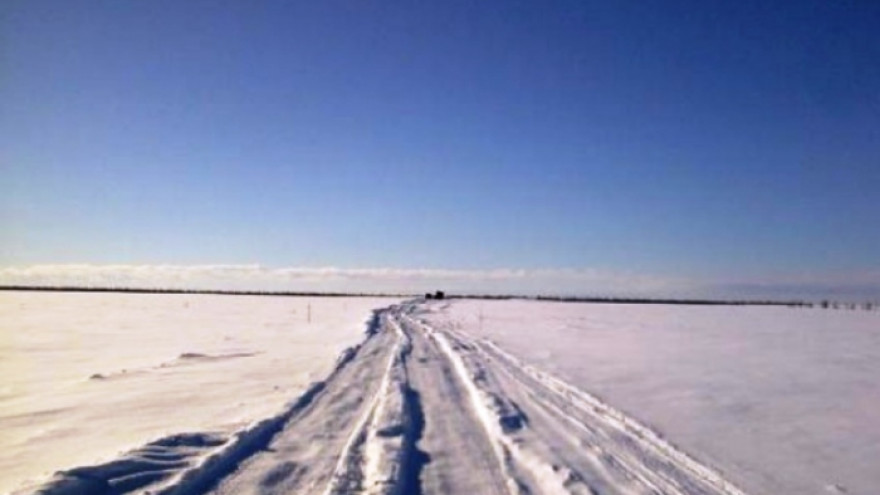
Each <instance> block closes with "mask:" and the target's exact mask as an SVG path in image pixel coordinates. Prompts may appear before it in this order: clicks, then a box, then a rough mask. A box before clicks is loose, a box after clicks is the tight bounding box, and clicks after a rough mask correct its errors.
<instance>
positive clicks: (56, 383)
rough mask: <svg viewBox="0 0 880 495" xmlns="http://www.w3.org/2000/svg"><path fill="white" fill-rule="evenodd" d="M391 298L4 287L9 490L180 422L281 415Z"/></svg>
mask: <svg viewBox="0 0 880 495" xmlns="http://www.w3.org/2000/svg"><path fill="white" fill-rule="evenodd" d="M391 302H392V301H391V300H388V299H374V298H294V297H244V296H208V295H136V294H75V293H31V292H28V293H22V292H18V293H16V292H2V293H0V315H2V319H0V493H5V492H8V491H10V490H13V489H15V487H17V486H21V484H22V483H26V482H32V481H37V480H40V479H42V478H45V477H46V476H48V475H50V474H51V473H52V472H54V471H56V470H59V469H62V468H70V467H73V466H79V465H88V464H94V463H97V462H101V461H107V460H110V459H113V458H115V457H117V456H118V455H119V454H120V453H121V452H123V451H127V450H129V449H132V448H135V447H140V446H142V445H144V444H145V443H147V442H148V441H152V440H155V439H158V438H162V437H164V436H167V435H169V434H174V433H182V432H211V433H215V434H217V435H219V437H217V438H219V439H223V438H225V436H226V435H228V434H229V433H230V432H233V431H237V430H240V429H241V428H244V427H245V426H246V425H248V424H249V423H250V422H251V421H253V420H255V419H262V418H265V417H269V416H272V415H274V414H277V413H278V411H279V410H281V409H282V408H283V407H284V406H285V404H286V403H287V402H289V401H290V400H291V398H296V397H298V396H299V395H301V394H302V393H303V392H304V391H305V390H306V388H307V387H308V386H309V385H310V384H311V383H312V382H313V381H315V380H319V379H322V378H323V377H324V376H326V375H327V374H328V373H329V372H330V370H331V369H332V368H333V366H334V363H335V359H336V357H337V355H338V354H339V352H340V350H342V349H343V348H344V347H347V346H351V345H354V344H357V343H359V342H360V341H362V340H363V338H364V331H365V329H366V321H367V320H368V319H369V318H370V317H371V312H372V309H373V308H376V307H380V306H386V305H388V304H390V303H391ZM309 306H311V322H309V321H307V319H308V316H309V315H308V311H309ZM212 438H213V437H206V438H202V439H200V440H199V441H201V442H202V443H205V444H206V445H208V446H209V445H210V444H211V443H216V442H217V439H216V438H214V439H212ZM196 443H198V442H196Z"/></svg>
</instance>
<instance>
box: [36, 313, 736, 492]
mask: <svg viewBox="0 0 880 495" xmlns="http://www.w3.org/2000/svg"><path fill="white" fill-rule="evenodd" d="M423 311H424V306H420V305H417V304H400V305H395V306H392V307H390V308H388V309H386V310H384V311H380V312H378V313H376V316H375V318H374V320H373V322H372V323H371V324H370V327H369V331H368V336H367V337H366V338H365V339H364V340H363V341H362V343H361V344H359V345H357V346H356V347H353V348H351V349H349V350H347V351H346V352H344V353H343V354H342V355H341V356H340V358H339V359H338V361H337V364H336V367H335V368H334V369H333V371H332V372H331V373H330V374H329V375H328V376H327V377H326V378H325V379H323V380H321V381H318V382H315V383H314V384H313V385H312V386H311V387H310V388H309V389H308V391H307V392H306V393H305V394H303V395H302V396H300V397H299V398H298V399H296V400H295V401H294V402H292V403H290V404H289V405H288V406H287V407H286V408H285V409H284V410H283V411H282V412H281V413H280V414H278V415H277V416H274V417H270V418H268V419H265V420H264V421H262V422H260V423H257V424H254V425H252V426H250V427H249V428H247V429H244V430H241V431H239V432H238V433H236V434H233V435H230V436H225V437H224V436H222V435H211V434H195V433H194V434H189V435H177V436H172V437H168V438H165V439H161V440H159V441H156V442H153V443H151V444H149V445H146V446H144V447H142V448H140V449H138V450H135V451H132V452H130V453H129V454H127V455H125V456H123V457H121V458H119V459H117V460H116V461H113V462H109V463H106V464H103V465H98V466H92V467H85V468H80V469H74V470H69V471H66V472H62V473H59V474H58V475H57V476H56V478H55V479H54V480H52V481H51V482H49V483H48V484H47V485H46V486H44V487H43V493H129V492H138V493H141V492H144V491H150V492H151V493H161V494H186V495H191V494H203V493H214V494H221V495H222V494H229V495H233V494H250V493H253V494H257V493H259V494H276V493H277V494H282V493H284V494H290V493H297V494H309V493H314V494H322V495H323V494H327V495H330V494H348V493H369V494H396V493H400V494H420V493H437V494H440V493H461V494H465V493H467V494H470V493H474V494H476V493H479V494H529V493H534V494H568V493H574V494H618V493H619V494H728V495H735V494H740V493H742V492H741V491H740V490H739V489H737V488H736V487H735V486H733V485H732V484H730V483H729V482H728V481H726V480H725V479H723V478H722V477H721V476H720V475H719V474H718V473H717V472H716V471H713V470H712V469H709V468H707V467H706V466H703V465H701V464H700V463H698V462H697V461H695V460H694V459H692V458H691V457H689V456H688V455H687V454H685V453H683V452H681V451H680V450H678V449H676V448H674V447H673V446H671V445H670V444H668V443H667V442H666V441H664V440H662V439H661V438H659V437H658V436H657V435H656V434H655V433H654V432H652V431H651V430H649V429H648V428H646V427H644V426H642V425H641V424H639V423H638V422H636V421H635V420H633V419H632V418H629V417H627V416H625V415H623V414H622V413H621V412H619V411H617V410H615V409H614V408H612V407H611V406H609V405H607V404H605V403H603V402H601V401H599V400H597V399H596V398H595V397H592V396H590V395H588V394H586V393H584V392H582V391H580V390H577V389H575V388H573V387H571V386H569V385H567V384H566V383H564V382H562V381H560V380H558V379H557V378H554V377H553V376H550V375H548V374H547V373H544V372H542V371H540V370H538V369H535V368H533V367H531V366H528V365H526V364H524V363H522V362H520V361H519V360H517V359H516V358H514V357H513V356H511V355H509V354H508V353H506V352H505V351H503V350H502V349H500V348H498V347H496V346H495V345H493V344H491V343H490V342H488V341H485V340H480V339H475V338H473V337H470V336H468V335H465V334H463V333H460V332H458V331H456V330H455V329H453V328H451V327H447V328H439V327H435V326H432V325H431V324H429V323H427V322H426V321H425V319H424V318H423V316H424V315H423Z"/></svg>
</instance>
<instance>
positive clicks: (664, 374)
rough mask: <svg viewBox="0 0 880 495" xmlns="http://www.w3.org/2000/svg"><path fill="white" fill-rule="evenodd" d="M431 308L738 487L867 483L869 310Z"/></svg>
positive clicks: (441, 324)
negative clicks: (628, 419) (654, 433)
mask: <svg viewBox="0 0 880 495" xmlns="http://www.w3.org/2000/svg"><path fill="white" fill-rule="evenodd" d="M431 309H432V312H433V313H432V314H431V315H430V316H429V317H427V320H428V321H429V322H431V323H432V324H434V325H436V326H437V327H438V328H447V327H451V328H455V329H457V330H459V331H461V332H464V333H466V334H468V335H472V336H475V337H482V338H488V339H490V340H491V341H493V342H495V343H497V344H498V346H500V347H501V348H503V349H505V350H507V351H509V352H510V353H512V354H514V355H516V356H518V357H520V358H521V359H523V360H525V361H527V362H528V363H530V364H533V365H534V366H536V367H538V368H540V369H542V370H545V371H547V372H549V373H551V374H553V375H555V376H558V377H560V378H562V379H563V380H565V381H566V382H568V383H570V384H573V385H575V386H577V387H578V388H580V389H583V390H586V391H588V392H590V393H593V394H595V395H597V396H598V397H601V398H602V399H603V400H605V401H607V402H608V403H610V404H613V405H614V406H615V407H616V408H618V409H621V410H623V411H624V412H626V413H627V414H628V415H630V416H632V417H634V418H637V419H639V420H640V421H642V422H644V423H647V424H648V425H650V426H651V427H652V428H653V429H655V430H657V431H660V432H662V433H663V435H664V436H665V437H666V438H667V439H669V440H670V441H671V442H672V443H674V444H676V445H677V446H679V447H681V448H683V449H684V450H686V451H687V452H688V453H690V454H692V455H693V456H695V457H696V458H697V459H699V460H701V461H704V462H706V463H708V464H709V465H711V466H714V467H716V468H717V469H718V470H719V471H721V472H722V473H723V474H724V475H725V477H726V478H727V479H729V480H730V481H733V482H735V483H737V485H738V486H739V487H740V488H742V489H744V490H745V491H746V492H748V493H752V494H758V495H777V494H792V495H794V494H817V495H818V494H826V493H850V494H864V495H870V494H874V493H878V487H880V461H878V460H880V378H878V377H880V312H877V311H872V312H868V311H835V310H822V309H818V308H817V309H807V308H802V309H793V308H786V307H753V306H750V307H730V306H727V307H704V306H668V305H658V306H652V305H601V304H576V303H554V302H526V301H517V300H513V301H456V302H454V303H452V304H446V303H443V304H441V303H434V305H433V306H432V308H431ZM481 315H482V318H481Z"/></svg>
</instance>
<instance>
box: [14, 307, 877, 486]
mask: <svg viewBox="0 0 880 495" xmlns="http://www.w3.org/2000/svg"><path fill="white" fill-rule="evenodd" d="M309 307H311V321H308V318H309ZM375 308H382V309H379V310H377V311H375V312H374V311H373V310H374V309H375ZM0 311H2V314H3V315H4V319H3V340H2V346H0V366H2V369H0V377H2V380H3V381H2V382H0V383H2V389H0V391H2V395H0V431H2V437H0V472H2V475H0V490H9V489H11V488H13V487H18V486H21V483H23V482H30V481H38V482H41V483H42V485H41V490H42V491H41V492H40V493H48V494H55V495H58V494H67V493H77V494H99V493H100V494H103V493H119V494H121V493H146V492H149V493H153V494H175V495H196V494H200V495H201V494H208V493H212V494H219V495H233V494H234V495H238V494H247V493H255V494H256V493H259V494H276V493H277V494H282V493H316V494H317V493H320V494H326V495H329V494H348V493H370V494H401V493H402V494H409V493H412V494H421V493H428V494H429V493H480V494H482V493H488V494H493V493H495V494H543V493H550V494H555V493H559V494H569V493H571V494H580V493H583V494H594V495H595V494H673V495H698V494H706V495H722V494H725V495H743V494H744V493H751V494H753V495H770V494H782V495H785V494H810V493H815V494H817V495H819V494H827V493H853V494H870V493H873V492H874V491H873V490H874V487H876V486H878V485H880V475H878V474H877V472H875V470H874V466H875V464H876V462H875V460H876V459H877V458H880V451H878V450H880V425H878V420H877V417H876V411H877V410H878V406H880V394H878V392H880V385H878V382H877V380H876V378H875V377H876V376H880V355H878V354H880V325H878V323H880V313H869V312H843V311H829V310H818V309H815V310H811V309H790V308H766V307H690V306H640V305H613V306H612V305H596V304H574V303H550V302H534V301H491V302H490V301H474V300H456V301H451V302H449V301H435V302H429V303H420V302H418V301H411V302H400V301H394V300H389V299H384V300H380V299H356V298H352V299H318V298H311V299H300V298H271V297H232V296H183V295H178V296H172V295H162V296H159V295H125V294H115V295H113V294H104V295H100V294H22V293H6V294H0ZM76 466H79V467H76ZM71 468H72V469H71ZM55 470H61V472H59V473H57V474H56V475H55V476H54V477H52V478H51V479H49V478H48V477H47V476H48V475H49V474H50V473H51V472H52V471H55ZM29 486H31V488H29V489H25V490H22V493H30V492H31V491H33V486H35V485H29Z"/></svg>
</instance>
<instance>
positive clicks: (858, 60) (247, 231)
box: [0, 0, 880, 294]
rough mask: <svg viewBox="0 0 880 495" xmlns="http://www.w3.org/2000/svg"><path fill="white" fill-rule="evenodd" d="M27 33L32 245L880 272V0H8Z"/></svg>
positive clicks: (6, 125)
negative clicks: (546, 0)
mask: <svg viewBox="0 0 880 495" xmlns="http://www.w3.org/2000/svg"><path fill="white" fill-rule="evenodd" d="M0 57H2V59H0V63H2V65H0V167H2V178H0V215H2V217H0V229H2V230H0V265H4V266H12V267H19V266H25V265H41V264H65V263H88V264H98V265H100V264H126V265H131V264H148V265H149V264H154V265H155V264H173V265H193V264H195V265H204V264H215V263H223V264H242V263H259V264H262V265H266V266H271V267H284V266H297V267H309V266H335V267H346V268H363V267H394V268H412V269H415V268H419V269H422V268H433V269H445V268H455V269H459V270H474V271H479V270H491V269H496V268H517V269H518V268H523V269H557V270H569V269H589V270H602V271H607V272H609V273H624V272H625V273H629V274H647V275H651V276H659V277H686V278H695V279H701V280H724V281H736V282H737V283H741V284H748V283H751V282H750V281H752V280H760V281H761V283H769V284H772V283H774V281H775V280H777V278H778V282H779V283H780V284H782V283H785V284H789V283H792V280H800V279H799V278H798V277H804V276H806V275H805V274H809V276H810V277H814V276H818V277H821V276H823V275H821V274H828V275H827V276H828V277H829V280H834V281H836V282H835V283H842V284H846V283H847V281H848V278H847V277H850V276H852V277H856V278H858V277H860V276H862V275H864V274H866V273H868V274H870V273H873V274H878V273H880V3H878V2H871V1H836V2H829V1H824V0H823V1H807V0H804V1H801V0H799V1H795V2H787V1H785V2H767V1H737V2H705V1H691V2H684V1H663V2H641V1H620V2H617V1H614V2H611V1H602V2H593V1H574V0H565V1H549V2H542V1H505V2H472V1H455V0H444V1H438V2H412V1H408V2H399V1H394V2H378V1H377V2H363V1H334V0H330V1H320V2H300V1H264V2H247V1H185V2H180V1H176V0H175V1H164V0H158V1H156V0H152V1H146V0H143V1H124V2H120V1H68V0H64V1H61V0H59V1H40V0H36V1H35V0H28V1H18V0H7V1H4V2H2V4H0ZM815 274H820V275H815ZM774 277H776V278H774ZM875 278H876V279H877V287H874V288H873V289H867V290H868V292H870V291H871V290H877V293H878V294H880V289H878V287H880V276H877V277H875ZM872 280H873V279H872ZM854 283H855V282H854ZM858 283H860V284H865V283H866V282H864V280H860V281H859V282H858ZM871 283H873V282H871ZM550 285H552V284H550ZM868 285H870V284H868ZM551 288H552V287H551Z"/></svg>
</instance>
